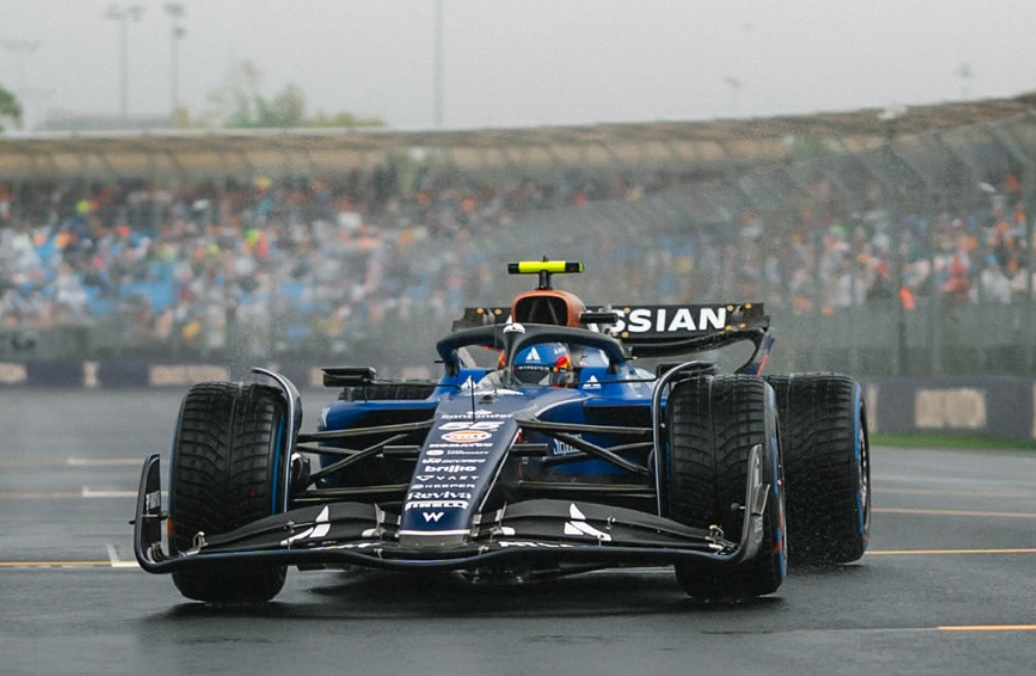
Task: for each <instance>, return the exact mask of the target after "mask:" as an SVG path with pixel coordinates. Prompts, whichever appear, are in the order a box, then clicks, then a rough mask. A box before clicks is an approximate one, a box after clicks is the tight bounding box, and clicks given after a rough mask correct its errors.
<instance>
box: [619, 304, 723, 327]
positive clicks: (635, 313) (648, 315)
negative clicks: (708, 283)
mask: <svg viewBox="0 0 1036 676" xmlns="http://www.w3.org/2000/svg"><path fill="white" fill-rule="evenodd" d="M617 314H618V315H619V320H618V321H617V322H616V323H615V324H614V325H613V326H612V329H611V330H612V331H613V332H616V333H623V332H625V333H651V332H656V333H679V332H680V331H704V330H707V329H719V330H721V329H723V328H725V327H726V325H727V309H726V308H725V307H701V308H689V307H677V308H671V307H641V308H632V309H628V310H618V311H617Z"/></svg>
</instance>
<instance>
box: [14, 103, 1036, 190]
mask: <svg viewBox="0 0 1036 676" xmlns="http://www.w3.org/2000/svg"><path fill="white" fill-rule="evenodd" d="M1034 105H1036V93H1031V94H1026V95H1023V96H1019V97H1015V98H1008V99H989V100H980V101H968V102H963V103H946V104H942V105H927V106H913V107H911V108H910V109H909V111H906V112H905V113H904V114H902V115H899V116H897V117H895V118H894V119H888V118H889V115H888V114H887V113H888V111H887V110H884V109H878V108H875V109H863V110H857V111H852V112H843V113H819V114H815V115H806V116H787V117H771V118H760V119H749V120H710V121H701V122H646V123H635V124H599V125H591V126H566V127H537V128H531V129H479V130H466V131H391V130H380V129H376V130H330V129H279V130H273V129H264V130H256V129H252V130H207V129H189V130H163V131H159V130H153V131H126V132H113V131H105V132H88V131H77V132H44V133H20V132H8V133H6V134H2V135H0V176H2V177H3V178H4V180H5V181H11V180H25V179H34V178H53V177H60V176H73V177H80V178H95V177H104V178H111V177H116V178H124V177H139V176H145V177H148V178H154V179H168V178H179V179H183V180H196V179H199V178H219V177H222V176H227V175H264V176H269V177H280V176H288V175H297V174H299V173H310V174H330V175H334V174H340V173H345V172H348V171H352V170H360V171H371V170H373V169H375V168H376V167H378V166H380V165H382V164H384V162H385V158H386V156H388V155H390V154H393V153H401V152H402V153H409V152H434V153H435V154H436V155H437V156H438V157H440V158H441V159H442V161H443V163H444V164H446V165H448V166H451V167H454V168H457V169H460V170H462V171H472V172H487V171H490V172H491V171H500V170H503V171H506V172H530V171H539V170H550V169H555V170H557V169H570V168H581V169H584V170H607V169H615V168H618V169H620V170H625V171H630V170H637V169H646V170H652V171H653V170H658V169H677V170H683V171H685V170H689V169H691V170H695V171H702V172H706V173H707V172H709V171H726V170H729V169H730V168H737V167H750V166H756V165H759V164H761V163H771V162H775V163H781V162H788V161H792V160H794V159H797V158H796V157H795V156H794V154H793V153H794V144H792V143H790V142H789V141H790V140H793V139H824V140H830V141H832V142H833V143H835V145H836V147H837V148H838V149H839V151H840V152H845V153H860V152H865V151H870V150H874V149H876V148H878V147H880V146H882V145H883V144H884V143H886V142H887V141H888V138H889V135H890V134H892V133H894V134H895V135H896V136H897V137H905V136H914V135H917V134H927V133H932V132H938V131H943V130H950V129H954V128H959V127H967V126H973V125H982V124H987V123H992V122H997V121H1001V120H1004V119H1007V118H1010V117H1014V116H1017V115H1026V114H1028V113H1029V112H1030V111H1031V110H1032V108H1033V106H1034Z"/></svg>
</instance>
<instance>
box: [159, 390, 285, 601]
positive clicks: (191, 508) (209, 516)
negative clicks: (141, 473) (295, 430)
mask: <svg viewBox="0 0 1036 676" xmlns="http://www.w3.org/2000/svg"><path fill="white" fill-rule="evenodd" d="M286 425H287V414H286V406H285V403H284V399H283V397H282V396H281V394H280V392H279V391H278V390H276V389H274V388H272V387H267V386H264V385H256V384H244V383H202V384H200V385H196V386H194V387H193V388H191V390H190V391H189V392H188V393H187V395H186V396H185V397H184V400H183V404H182V405H181V408H180V418H179V422H178V425H177V430H176V437H175V439H174V441H173V452H172V462H171V473H170V483H169V518H170V520H171V521H172V523H173V526H172V532H171V537H170V539H171V543H170V544H171V547H172V549H173V551H174V552H183V551H187V550H189V549H191V547H192V546H193V542H194V538H195V536H196V534H197V533H199V532H202V533H204V534H205V535H208V536H211V535H216V534H220V533H226V532H228V531H231V530H234V529H235V528H238V527H240V526H243V525H245V524H247V523H250V522H252V521H255V520H257V519H260V518H263V517H266V516H270V515H271V514H275V513H277V512H279V511H282V504H283V498H284V495H283V490H284V486H283V479H282V477H281V476H280V475H281V474H283V465H282V463H283V462H284V457H283V456H284V451H283V449H282V448H280V444H281V442H282V440H283V439H284V438H286V436H287V435H286V431H287V430H286ZM285 570H286V569H285V567H284V566H269V565H261V564H249V563H232V564H211V565H205V566H198V567H193V568H188V569H183V570H179V571H176V572H174V573H173V582H174V583H175V584H176V587H177V589H179V590H180V592H181V593H182V594H183V595H184V596H186V597H187V598H190V599H194V600H197V601H205V602H208V603H258V602H263V601H268V600H270V599H271V598H273V597H274V596H275V595H276V594H277V593H278V592H280V590H281V588H282V587H283V586H284V579H285Z"/></svg>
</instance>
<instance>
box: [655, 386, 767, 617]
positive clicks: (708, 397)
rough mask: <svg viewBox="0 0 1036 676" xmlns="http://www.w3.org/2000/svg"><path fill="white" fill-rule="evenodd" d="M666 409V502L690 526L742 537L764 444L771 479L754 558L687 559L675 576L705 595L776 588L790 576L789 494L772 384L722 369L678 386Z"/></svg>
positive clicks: (730, 596)
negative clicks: (755, 452) (756, 454)
mask: <svg viewBox="0 0 1036 676" xmlns="http://www.w3.org/2000/svg"><path fill="white" fill-rule="evenodd" d="M668 401H669V403H668V406H667V410H666V429H667V430H668V437H669V444H668V451H667V453H666V457H665V462H666V466H665V467H664V469H663V475H662V476H663V478H664V481H663V484H664V485H662V486H660V489H661V490H662V496H663V508H665V507H668V516H669V518H671V519H673V520H675V521H678V522H680V523H683V524H685V525H688V526H693V527H697V528H709V527H711V526H713V525H715V526H718V527H720V528H721V529H722V530H723V536H724V538H725V539H726V540H729V541H733V542H739V541H740V540H741V535H742V530H743V520H744V510H743V507H742V506H743V505H744V503H745V492H746V487H747V483H748V472H749V457H750V454H751V452H752V448H753V447H755V446H757V445H758V446H761V448H762V451H763V455H762V465H763V483H765V484H767V485H768V487H769V488H768V491H769V492H768V494H767V500H766V507H765V510H764V515H763V540H762V545H761V547H760V548H759V551H758V553H757V554H756V555H755V556H754V558H752V559H750V560H748V561H745V562H743V563H741V564H740V565H736V566H734V565H731V564H729V563H727V564H723V563H712V562H704V561H687V562H681V563H678V564H677V565H676V577H677V580H678V581H679V582H680V585H681V586H682V587H683V589H684V591H686V592H687V594H688V595H690V596H692V597H694V598H696V599H698V600H701V601H708V602H711V601H738V600H741V599H745V598H750V597H755V596H762V595H765V594H770V593H772V592H774V591H776V590H777V588H778V587H780V585H781V583H782V582H783V581H784V578H785V575H786V572H787V565H786V557H785V550H784V493H783V486H782V481H781V471H782V470H781V457H780V447H779V443H778V430H777V415H776V409H775V402H774V397H773V390H772V389H771V388H770V387H769V386H768V385H767V384H766V382H765V381H763V380H762V379H761V378H758V377H754V376H740V375H717V376H704V377H696V378H691V379H688V380H685V381H683V382H680V383H678V384H676V385H675V386H674V387H673V390H672V392H671V393H670V396H669V400H668Z"/></svg>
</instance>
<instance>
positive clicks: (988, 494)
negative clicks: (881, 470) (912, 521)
mask: <svg viewBox="0 0 1036 676" xmlns="http://www.w3.org/2000/svg"><path fill="white" fill-rule="evenodd" d="M874 493H875V494H876V495H949V496H953V497H962V498H1020V499H1025V498H1032V497H1036V494H1034V493H1024V492H1022V491H1014V492H1011V493H995V492H992V491H954V490H948V489H938V488H875V489H874Z"/></svg>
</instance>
